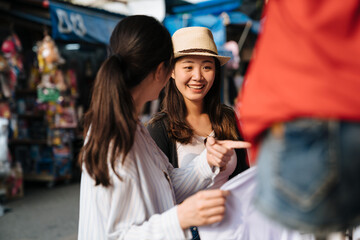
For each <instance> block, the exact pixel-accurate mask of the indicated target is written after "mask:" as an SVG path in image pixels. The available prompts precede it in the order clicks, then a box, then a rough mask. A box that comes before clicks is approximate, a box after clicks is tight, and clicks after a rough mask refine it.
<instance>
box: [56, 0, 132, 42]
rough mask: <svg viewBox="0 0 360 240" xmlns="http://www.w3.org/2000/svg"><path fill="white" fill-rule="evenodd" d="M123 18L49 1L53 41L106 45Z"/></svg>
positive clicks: (100, 11)
mask: <svg viewBox="0 0 360 240" xmlns="http://www.w3.org/2000/svg"><path fill="white" fill-rule="evenodd" d="M124 17H125V16H122V15H118V14H112V13H109V12H105V11H103V10H98V9H93V8H85V7H81V6H75V5H71V4H68V3H67V4H63V3H59V2H55V1H50V18H51V25H52V37H53V38H54V39H61V40H66V41H85V42H90V43H103V44H108V43H109V39H110V36H111V33H112V31H113V29H114V28H115V26H116V24H117V23H118V22H119V21H120V20H121V19H122V18H124Z"/></svg>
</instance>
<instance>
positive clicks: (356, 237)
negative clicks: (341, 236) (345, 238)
mask: <svg viewBox="0 0 360 240" xmlns="http://www.w3.org/2000/svg"><path fill="white" fill-rule="evenodd" d="M353 240H360V226H358V227H356V228H355V229H354V231H353Z"/></svg>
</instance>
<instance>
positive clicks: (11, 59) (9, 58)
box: [0, 33, 24, 98]
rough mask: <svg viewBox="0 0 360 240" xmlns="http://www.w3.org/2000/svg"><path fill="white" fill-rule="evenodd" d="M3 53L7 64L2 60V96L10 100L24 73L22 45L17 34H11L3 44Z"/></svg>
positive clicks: (0, 67)
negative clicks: (20, 76)
mask: <svg viewBox="0 0 360 240" xmlns="http://www.w3.org/2000/svg"><path fill="white" fill-rule="evenodd" d="M1 51H2V53H3V55H4V58H5V60H6V63H5V62H4V60H3V59H1V58H0V69H2V70H0V72H1V79H0V80H1V90H2V94H3V95H4V96H5V97H6V98H9V97H11V95H12V93H13V92H14V91H15V87H16V84H17V79H18V77H19V75H20V74H21V73H23V70H24V67H23V60H22V56H21V54H20V52H21V51H22V45H21V42H20V40H19V38H18V36H17V35H16V34H15V33H11V34H10V35H9V36H8V37H7V38H6V39H5V40H4V41H3V43H2V45H1Z"/></svg>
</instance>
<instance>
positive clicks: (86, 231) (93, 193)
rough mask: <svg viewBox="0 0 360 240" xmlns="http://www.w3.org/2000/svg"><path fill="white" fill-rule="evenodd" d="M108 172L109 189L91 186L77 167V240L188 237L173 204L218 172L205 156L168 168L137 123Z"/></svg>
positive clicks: (205, 184)
mask: <svg viewBox="0 0 360 240" xmlns="http://www.w3.org/2000/svg"><path fill="white" fill-rule="evenodd" d="M116 171H117V172H118V173H119V175H120V176H121V177H122V179H123V180H122V181H120V179H119V178H118V177H117V176H116V175H115V174H114V173H113V172H112V171H110V179H111V183H112V186H111V187H108V188H105V187H103V186H95V181H94V180H93V179H92V178H91V177H90V176H89V175H88V173H87V172H86V171H85V170H84V169H83V173H82V176H81V186H80V188H81V189H80V213H79V216H80V218H79V231H78V239H79V240H80V239H81V240H82V239H84V240H91V239H96V240H101V239H126V240H131V239H137V240H138V239H151V240H153V239H189V238H191V237H190V236H191V234H190V232H189V231H188V230H186V231H183V230H182V229H181V227H180V225H179V221H178V216H177V210H176V208H177V207H176V206H175V204H176V203H180V202H182V201H183V200H184V199H185V198H187V197H188V196H189V195H191V194H193V193H195V192H197V191H198V190H200V189H204V188H206V186H208V185H209V184H211V183H212V182H213V180H214V178H215V176H216V174H217V173H218V171H215V173H214V172H213V171H212V170H211V168H210V167H209V165H208V163H207V160H206V152H205V153H203V154H201V155H200V156H199V157H198V158H197V159H195V161H193V164H189V167H187V168H177V169H174V168H173V166H172V165H171V164H170V163H169V161H168V159H167V157H166V156H165V155H164V154H163V153H162V151H161V150H160V149H159V148H158V147H157V145H156V144H155V142H154V141H153V139H152V138H151V136H150V135H149V133H148V131H147V130H146V128H145V127H144V126H143V125H142V124H139V125H138V127H137V130H136V133H135V141H134V145H133V147H132V149H131V151H130V152H129V153H128V155H127V157H126V160H125V163H124V165H122V164H118V165H117V168H116Z"/></svg>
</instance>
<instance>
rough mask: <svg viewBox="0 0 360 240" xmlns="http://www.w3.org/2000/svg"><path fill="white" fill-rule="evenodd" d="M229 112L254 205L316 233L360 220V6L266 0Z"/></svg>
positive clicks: (331, 0)
mask: <svg viewBox="0 0 360 240" xmlns="http://www.w3.org/2000/svg"><path fill="white" fill-rule="evenodd" d="M264 17H265V22H264V26H263V31H262V33H261V34H260V36H259V38H258V41H257V43H256V49H255V51H254V56H253V59H252V61H251V63H250V66H249V69H248V71H247V74H246V76H245V81H244V85H243V88H242V90H241V92H240V93H239V96H238V99H237V104H236V110H237V114H238V118H239V127H240V128H241V130H242V133H243V135H244V138H245V140H247V141H250V142H251V143H252V144H253V146H254V147H253V149H252V150H251V154H250V158H251V160H250V161H251V164H252V165H254V164H256V165H257V166H258V171H259V174H258V175H259V176H258V179H257V181H258V188H257V194H256V196H255V199H254V201H255V204H256V206H257V207H258V208H259V209H260V210H261V211H262V212H263V213H265V214H266V215H268V216H270V217H272V218H273V219H276V220H277V221H279V222H280V223H282V224H283V225H285V226H287V227H290V228H295V229H297V230H302V231H309V232H315V233H326V232H330V231H338V230H344V229H346V228H347V227H349V226H352V225H354V224H358V223H359V222H360V204H359V202H360V173H359V170H360V95H359V91H360V60H359V56H360V1H358V0H348V1H338V0H318V1H312V0H304V1H285V0H270V1H268V3H267V4H266V6H265V12H264Z"/></svg>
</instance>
